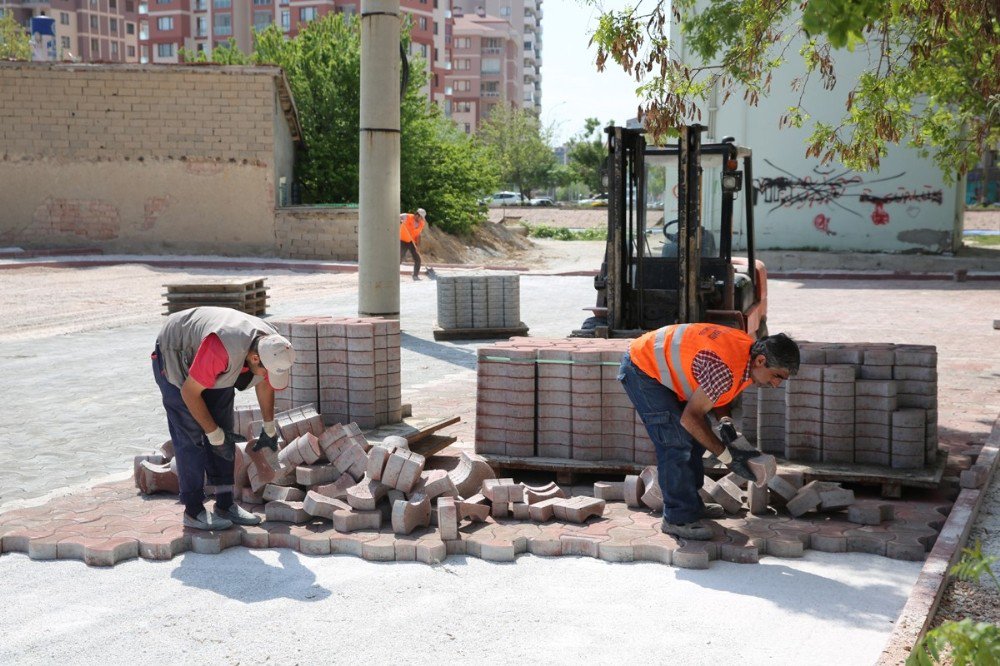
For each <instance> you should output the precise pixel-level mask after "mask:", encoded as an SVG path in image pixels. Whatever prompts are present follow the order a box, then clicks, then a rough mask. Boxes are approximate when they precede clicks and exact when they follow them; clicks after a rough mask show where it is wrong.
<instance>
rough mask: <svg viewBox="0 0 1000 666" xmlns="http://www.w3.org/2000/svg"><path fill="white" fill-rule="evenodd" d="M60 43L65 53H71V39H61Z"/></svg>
mask: <svg viewBox="0 0 1000 666" xmlns="http://www.w3.org/2000/svg"><path fill="white" fill-rule="evenodd" d="M59 43H60V44H62V47H63V50H64V51H69V47H70V41H69V37H60V38H59Z"/></svg>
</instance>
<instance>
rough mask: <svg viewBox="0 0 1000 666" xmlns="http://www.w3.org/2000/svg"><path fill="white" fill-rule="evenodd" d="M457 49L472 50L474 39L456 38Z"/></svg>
mask: <svg viewBox="0 0 1000 666" xmlns="http://www.w3.org/2000/svg"><path fill="white" fill-rule="evenodd" d="M455 48H456V49H468V48H472V39H471V38H469V37H456V38H455Z"/></svg>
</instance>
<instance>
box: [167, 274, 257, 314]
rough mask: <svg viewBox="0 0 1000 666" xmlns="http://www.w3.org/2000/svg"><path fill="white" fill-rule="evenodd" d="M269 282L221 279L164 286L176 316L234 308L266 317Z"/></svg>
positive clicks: (170, 310) (168, 310) (168, 302)
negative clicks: (202, 309) (205, 307)
mask: <svg viewBox="0 0 1000 666" xmlns="http://www.w3.org/2000/svg"><path fill="white" fill-rule="evenodd" d="M264 279H265V278H256V279H252V280H245V279H243V278H220V279H217V280H205V281H203V282H197V283H177V284H167V285H164V286H165V287H166V289H167V292H166V293H165V294H164V296H166V297H167V301H166V303H164V305H166V306H167V311H166V313H165V314H172V313H174V312H180V311H181V310H187V309H188V308H196V307H199V306H202V305H214V306H217V307H223V308H233V309H234V310H239V311H240V312H245V313H247V314H251V315H262V314H264V312H265V310H266V309H267V287H266V286H265V285H264Z"/></svg>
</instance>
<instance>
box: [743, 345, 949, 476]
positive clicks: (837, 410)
mask: <svg viewBox="0 0 1000 666" xmlns="http://www.w3.org/2000/svg"><path fill="white" fill-rule="evenodd" d="M800 351H801V361H802V365H801V367H800V368H799V373H798V374H797V375H796V376H795V377H792V378H791V379H789V380H788V381H787V382H785V383H784V384H783V385H782V387H780V388H777V389H773V388H759V389H758V388H756V387H751V388H749V389H747V390H746V391H745V392H744V394H743V405H744V417H743V428H744V431H745V430H746V429H747V428H748V426H749V424H751V423H753V419H752V418H748V415H747V413H746V409H747V406H748V405H752V404H753V403H754V402H756V404H757V412H756V445H757V448H758V449H760V450H761V451H763V452H765V453H776V454H779V455H784V457H785V458H787V459H788V460H792V461H801V462H827V463H863V464H869V465H881V466H888V467H892V468H897V469H915V468H922V467H925V466H927V465H931V464H934V463H935V462H936V459H937V439H938V433H937V423H938V416H937V350H936V348H935V347H933V346H928V345H896V344H890V343H860V344H841V343H820V342H801V343H800ZM751 409H752V408H751ZM748 439H750V437H748Z"/></svg>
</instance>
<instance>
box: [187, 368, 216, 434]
mask: <svg viewBox="0 0 1000 666" xmlns="http://www.w3.org/2000/svg"><path fill="white" fill-rule="evenodd" d="M204 390H205V386H203V385H202V384H199V383H198V381H197V380H195V379H193V378H192V377H190V376H189V377H188V378H187V379H185V380H184V384H183V385H182V386H181V399H182V400H183V401H184V404H185V405H187V408H188V411H189V412H191V416H193V417H194V420H195V421H197V422H198V425H200V426H201V429H202V430H204V431H205V433H206V434H207V433H210V432H215V431H216V430H218V429H219V425H218V424H217V423H216V422H215V419H213V418H212V414H211V412H209V411H208V405H206V404H205V399H204V398H202V397H201V393H202V391H204Z"/></svg>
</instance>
